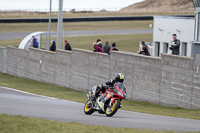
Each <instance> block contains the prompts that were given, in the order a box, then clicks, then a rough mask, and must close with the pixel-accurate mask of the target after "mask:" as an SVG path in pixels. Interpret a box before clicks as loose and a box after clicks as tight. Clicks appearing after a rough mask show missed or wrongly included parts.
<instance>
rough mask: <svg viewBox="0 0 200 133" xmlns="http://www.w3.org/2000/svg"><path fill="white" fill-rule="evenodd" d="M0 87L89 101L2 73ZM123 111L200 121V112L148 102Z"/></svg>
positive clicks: (126, 105)
mask: <svg viewBox="0 0 200 133" xmlns="http://www.w3.org/2000/svg"><path fill="white" fill-rule="evenodd" d="M0 86H5V87H10V88H14V89H19V90H22V91H27V92H31V93H35V94H40V95H45V96H51V97H56V98H61V99H66V100H71V101H76V102H81V103H85V102H86V100H87V98H86V93H87V92H84V91H78V90H74V89H69V88H65V87H60V86H56V85H53V84H47V83H42V82H38V81H34V80H30V79H24V78H19V77H14V76H11V75H8V74H2V73H0ZM122 109H123V110H129V111H135V112H143V113H149V114H155V115H163V116H173V117H181V118H190V119H198V120H200V110H189V109H182V108H172V107H163V106H159V105H155V104H150V103H146V102H137V101H130V100H123V101H122Z"/></svg>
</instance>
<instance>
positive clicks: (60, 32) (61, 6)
mask: <svg viewBox="0 0 200 133" xmlns="http://www.w3.org/2000/svg"><path fill="white" fill-rule="evenodd" d="M62 10H63V0H59V13H58V27H57V49H61V46H62V22H63V18H62Z"/></svg>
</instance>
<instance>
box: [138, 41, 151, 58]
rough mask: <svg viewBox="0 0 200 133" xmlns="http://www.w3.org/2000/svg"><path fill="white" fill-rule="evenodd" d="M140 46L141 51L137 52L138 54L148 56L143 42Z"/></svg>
mask: <svg viewBox="0 0 200 133" xmlns="http://www.w3.org/2000/svg"><path fill="white" fill-rule="evenodd" d="M141 46H142V48H141V50H140V51H139V52H138V54H143V55H147V56H150V53H149V50H148V47H147V46H146V45H145V42H144V41H141Z"/></svg>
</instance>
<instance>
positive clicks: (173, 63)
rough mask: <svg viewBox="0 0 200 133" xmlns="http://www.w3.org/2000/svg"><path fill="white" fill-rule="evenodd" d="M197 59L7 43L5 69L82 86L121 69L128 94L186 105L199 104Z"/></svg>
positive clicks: (87, 88) (199, 81) (71, 85)
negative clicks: (14, 45)
mask: <svg viewBox="0 0 200 133" xmlns="http://www.w3.org/2000/svg"><path fill="white" fill-rule="evenodd" d="M0 51H1V49H0ZM0 55H1V54H0ZM1 58H2V57H0V59H1ZM198 63H200V55H197V56H196V57H195V58H194V59H193V58H189V57H181V56H173V55H167V54H162V56H161V58H159V57H147V56H143V55H138V54H134V53H127V52H126V53H125V52H112V53H111V55H110V56H109V55H106V54H103V53H94V52H91V51H87V50H80V49H73V51H72V52H71V51H64V50H57V51H56V52H50V51H44V50H40V49H33V48H30V49H29V51H25V50H21V49H17V48H15V47H8V48H7V73H8V74H11V75H15V76H18V77H24V78H29V79H34V80H38V81H43V82H47V83H53V84H57V85H60V86H65V87H71V88H74V89H79V90H85V91H86V90H90V89H91V88H92V86H94V85H99V84H101V83H103V82H104V81H106V80H108V79H110V78H113V77H114V76H115V74H116V73H119V72H121V73H123V74H124V75H125V84H126V88H127V93H128V95H127V98H128V99H132V100H137V101H147V102H151V103H156V104H160V105H166V106H174V107H181V108H190V109H200V93H199V92H200V74H197V73H196V70H197V67H196V66H197V65H196V64H198ZM199 73H200V72H199Z"/></svg>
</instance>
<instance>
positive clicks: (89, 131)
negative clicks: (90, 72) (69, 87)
mask: <svg viewBox="0 0 200 133" xmlns="http://www.w3.org/2000/svg"><path fill="white" fill-rule="evenodd" d="M102 131H103V133H175V132H172V131H156V130H146V129H133V128H115V127H106V126H96V125H84V124H79V123H75V122H56V121H50V120H42V119H38V118H28V117H22V116H9V115H5V114H0V132H1V133H102ZM182 133H189V132H182ZM190 133H192V132H190ZM193 133H195V132H193Z"/></svg>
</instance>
